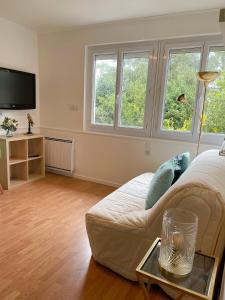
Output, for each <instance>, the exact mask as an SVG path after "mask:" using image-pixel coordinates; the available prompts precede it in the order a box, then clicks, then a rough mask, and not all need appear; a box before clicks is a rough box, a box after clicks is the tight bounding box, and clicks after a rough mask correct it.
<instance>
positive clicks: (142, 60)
mask: <svg viewBox="0 0 225 300" xmlns="http://www.w3.org/2000/svg"><path fill="white" fill-rule="evenodd" d="M148 61H149V54H148V53H147V52H144V53H125V54H124V57H123V76H122V93H121V106H120V118H119V125H120V126H121V127H137V128H143V127H144V113H145V98H146V85H147V78H148Z"/></svg>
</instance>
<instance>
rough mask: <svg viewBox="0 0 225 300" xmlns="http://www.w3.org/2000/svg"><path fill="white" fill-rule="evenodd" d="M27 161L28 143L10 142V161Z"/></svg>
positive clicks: (23, 141) (22, 141)
mask: <svg viewBox="0 0 225 300" xmlns="http://www.w3.org/2000/svg"><path fill="white" fill-rule="evenodd" d="M26 159H27V141H26V140H15V141H9V161H16V160H26Z"/></svg>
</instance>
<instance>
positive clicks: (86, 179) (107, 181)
mask: <svg viewBox="0 0 225 300" xmlns="http://www.w3.org/2000/svg"><path fill="white" fill-rule="evenodd" d="M46 171H47V172H50V173H54V174H58V175H62V176H67V177H73V178H77V179H81V180H85V181H91V182H95V183H100V184H104V185H109V186H113V187H120V186H121V185H122V184H120V183H118V182H113V181H109V180H104V179H99V178H94V177H89V176H85V175H80V174H76V173H70V172H67V171H63V170H62V171H61V170H57V169H52V168H48V167H46Z"/></svg>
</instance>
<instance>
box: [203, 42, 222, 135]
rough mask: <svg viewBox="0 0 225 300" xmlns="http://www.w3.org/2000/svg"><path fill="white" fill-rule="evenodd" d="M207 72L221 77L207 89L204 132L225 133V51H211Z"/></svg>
mask: <svg viewBox="0 0 225 300" xmlns="http://www.w3.org/2000/svg"><path fill="white" fill-rule="evenodd" d="M207 70H208V71H219V72H220V76H219V77H218V78H217V79H216V80H215V81H214V82H212V83H211V84H210V85H209V87H208V89H207V94H206V105H205V111H204V117H203V131H204V132H210V133H225V122H224V116H225V50H223V49H219V48H217V49H216V48H215V49H211V50H210V52H209V57H208V65H207Z"/></svg>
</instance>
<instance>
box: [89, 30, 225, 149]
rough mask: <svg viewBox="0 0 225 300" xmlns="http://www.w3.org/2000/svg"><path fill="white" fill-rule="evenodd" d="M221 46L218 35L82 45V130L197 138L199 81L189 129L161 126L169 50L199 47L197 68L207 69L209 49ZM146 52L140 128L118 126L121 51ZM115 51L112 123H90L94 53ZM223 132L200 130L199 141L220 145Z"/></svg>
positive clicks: (190, 140)
mask: <svg viewBox="0 0 225 300" xmlns="http://www.w3.org/2000/svg"><path fill="white" fill-rule="evenodd" d="M212 47H213V48H216V47H222V48H223V49H225V46H224V43H223V40H222V36H221V35H213V36H200V37H192V38H191V37H187V38H176V39H167V40H161V41H159V40H153V41H149V42H134V43H126V44H113V45H97V46H86V48H85V50H86V51H85V64H86V66H85V80H86V81H85V90H84V96H85V104H84V105H85V107H84V129H85V130H88V131H93V132H97V133H98V132H102V133H108V134H117V135H128V136H137V137H138V136H145V137H152V138H160V139H167V140H178V141H186V142H194V143H196V142H197V141H198V135H199V134H198V133H199V126H200V119H199V116H200V111H201V107H202V100H203V99H202V97H201V96H202V95H203V84H202V83H201V82H200V81H197V87H196V99H195V107H194V115H193V123H192V124H193V125H192V130H191V131H189V132H188V131H170V130H166V129H163V128H161V122H162V118H163V115H164V98H165V97H164V96H165V92H166V82H167V71H168V66H169V59H168V57H169V51H170V49H171V50H173V49H178V50H182V49H195V48H199V49H200V54H201V60H200V70H199V71H204V70H206V68H207V62H208V55H209V51H210V49H211V48H212ZM145 51H148V52H149V55H150V58H149V63H148V77H147V86H146V99H145V113H144V127H143V128H135V127H122V126H119V119H118V118H119V115H120V109H121V107H120V105H121V89H122V60H123V53H132V52H145ZM102 54H116V55H117V75H116V88H115V120H114V125H113V126H110V125H109V126H108V125H101V124H93V123H92V122H91V121H92V119H91V116H92V112H93V104H94V101H92V100H93V89H94V84H93V81H94V80H95V70H94V67H93V57H94V55H102ZM223 139H224V134H223V133H222V134H216V133H202V135H201V143H204V144H215V145H218V144H221V143H222V141H223Z"/></svg>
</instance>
